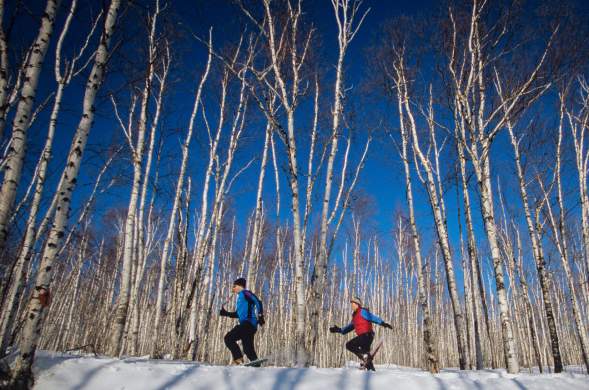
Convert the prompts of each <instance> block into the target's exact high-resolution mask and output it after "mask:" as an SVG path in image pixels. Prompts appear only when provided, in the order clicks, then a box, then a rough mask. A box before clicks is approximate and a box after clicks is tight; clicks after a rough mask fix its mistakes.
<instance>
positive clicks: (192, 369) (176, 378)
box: [158, 364, 199, 390]
mask: <svg viewBox="0 0 589 390" xmlns="http://www.w3.org/2000/svg"><path fill="white" fill-rule="evenodd" d="M198 368H199V366H198V364H192V365H191V366H190V367H188V368H186V369H185V370H184V371H182V373H180V374H176V375H174V376H173V377H172V378H171V379H170V380H169V381H167V382H166V383H164V384H162V385H161V386H159V387H158V390H165V389H169V388H173V387H174V386H176V385H177V384H179V383H180V382H182V381H183V380H184V379H186V378H187V377H188V376H190V375H191V374H192V373H194V372H195V371H196V370H197V369H198Z"/></svg>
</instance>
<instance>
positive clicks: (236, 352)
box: [225, 321, 258, 361]
mask: <svg viewBox="0 0 589 390" xmlns="http://www.w3.org/2000/svg"><path fill="white" fill-rule="evenodd" d="M255 334H256V327H255V326H253V325H252V324H251V323H249V322H248V321H245V322H244V323H243V324H239V325H237V326H236V327H234V328H233V329H231V330H230V331H229V332H227V334H226V335H225V345H226V346H227V348H229V350H230V351H231V355H232V356H233V360H236V359H240V358H242V357H243V354H242V353H241V349H239V345H237V340H241V344H242V345H243V352H245V355H246V356H247V358H248V359H249V360H250V361H254V360H257V359H258V355H256V350H255V348H254V335H255Z"/></svg>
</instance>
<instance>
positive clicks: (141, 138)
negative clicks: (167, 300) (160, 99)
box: [111, 1, 160, 355]
mask: <svg viewBox="0 0 589 390" xmlns="http://www.w3.org/2000/svg"><path fill="white" fill-rule="evenodd" d="M159 13H160V6H159V1H156V8H155V11H154V14H153V15H151V16H150V18H149V19H150V24H151V25H150V26H149V27H150V34H149V44H148V58H147V72H146V77H145V84H144V87H143V91H142V96H141V107H140V114H139V126H138V129H137V140H136V141H133V129H132V127H133V123H132V122H131V119H132V117H133V111H134V105H132V107H131V110H130V113H129V118H130V121H129V125H128V127H127V129H126V135H127V139H128V142H129V148H130V149H131V153H132V157H133V160H132V161H133V181H132V184H131V196H130V199H129V207H128V210H127V219H126V220H125V240H124V248H123V269H122V273H121V284H120V291H119V297H118V303H117V308H116V311H115V318H114V327H113V332H112V338H111V351H112V354H113V355H120V354H122V352H123V346H122V344H121V338H122V336H123V330H124V329H125V326H126V325H128V324H127V322H128V321H127V317H128V308H129V298H130V292H131V285H132V275H133V273H132V268H135V272H137V270H136V268H137V267H138V266H139V264H138V262H137V261H135V264H133V259H136V256H135V254H136V253H137V252H136V249H137V245H138V241H137V236H136V234H135V232H136V231H137V230H136V228H135V224H136V222H137V202H138V200H139V196H140V188H141V180H142V177H141V174H142V167H143V151H144V146H145V133H146V131H147V110H148V104H149V99H150V97H151V88H152V84H153V77H154V73H155V70H154V66H155V60H156V46H155V45H156V42H155V38H156V36H155V34H156V28H157V18H158V16H159ZM115 111H116V106H115ZM121 126H122V127H123V131H125V128H124V126H123V125H122V124H121ZM144 180H147V178H144ZM140 228H142V227H141V226H140Z"/></svg>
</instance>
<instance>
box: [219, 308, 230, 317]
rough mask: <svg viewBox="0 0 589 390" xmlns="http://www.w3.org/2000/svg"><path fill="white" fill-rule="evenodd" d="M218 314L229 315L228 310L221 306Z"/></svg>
mask: <svg viewBox="0 0 589 390" xmlns="http://www.w3.org/2000/svg"><path fill="white" fill-rule="evenodd" d="M219 315H220V316H221V317H229V312H228V311H227V310H225V308H224V307H222V308H221V310H220V311H219Z"/></svg>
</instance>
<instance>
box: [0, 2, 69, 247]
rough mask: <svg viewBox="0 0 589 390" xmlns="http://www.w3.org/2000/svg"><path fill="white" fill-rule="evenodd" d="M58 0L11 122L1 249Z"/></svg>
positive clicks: (1, 198)
mask: <svg viewBox="0 0 589 390" xmlns="http://www.w3.org/2000/svg"><path fill="white" fill-rule="evenodd" d="M58 6H59V1H58V0H47V4H46V6H45V11H44V13H43V17H42V18H41V27H40V28H39V32H38V34H37V38H36V39H35V43H34V44H33V47H32V50H31V54H30V56H29V58H28V61H27V63H26V68H25V75H24V83H23V85H22V89H21V91H20V98H19V101H18V106H17V109H16V115H15V117H14V121H13V124H12V136H11V139H10V144H9V151H8V156H7V159H6V162H5V165H4V180H3V182H2V187H1V188H0V251H3V250H4V246H5V245H6V239H7V236H8V220H9V219H10V217H11V216H12V208H13V206H14V201H15V198H16V191H17V189H18V185H19V183H20V178H21V173H22V166H23V162H24V158H25V153H26V147H27V133H28V129H29V126H30V121H31V115H32V110H33V104H34V101H35V96H36V94H37V85H38V83H39V77H40V75H41V69H42V68H43V61H44V60H45V54H47V49H48V47H49V44H50V43H51V35H52V34H53V26H54V24H55V15H56V12H57V7H58Z"/></svg>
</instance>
